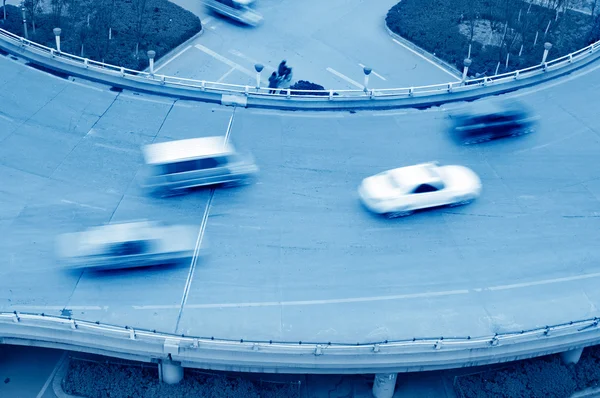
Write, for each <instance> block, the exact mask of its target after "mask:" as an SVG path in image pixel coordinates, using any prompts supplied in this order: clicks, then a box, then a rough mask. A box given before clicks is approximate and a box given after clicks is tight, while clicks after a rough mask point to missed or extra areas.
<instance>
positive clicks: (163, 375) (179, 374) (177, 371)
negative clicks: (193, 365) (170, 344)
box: [158, 360, 183, 384]
mask: <svg viewBox="0 0 600 398" xmlns="http://www.w3.org/2000/svg"><path fill="white" fill-rule="evenodd" d="M158 378H159V379H160V381H162V382H165V383H167V384H177V383H179V382H180V381H181V379H183V366H181V364H180V363H179V362H172V361H169V360H166V361H162V362H160V363H159V364H158Z"/></svg>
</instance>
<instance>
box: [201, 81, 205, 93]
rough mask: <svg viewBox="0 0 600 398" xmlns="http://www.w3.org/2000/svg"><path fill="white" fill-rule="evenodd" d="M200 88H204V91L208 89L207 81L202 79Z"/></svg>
mask: <svg viewBox="0 0 600 398" xmlns="http://www.w3.org/2000/svg"><path fill="white" fill-rule="evenodd" d="M200 88H202V91H206V81H205V80H202V82H201V83H200Z"/></svg>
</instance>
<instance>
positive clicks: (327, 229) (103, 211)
mask: <svg viewBox="0 0 600 398" xmlns="http://www.w3.org/2000/svg"><path fill="white" fill-rule="evenodd" d="M599 68H600V66H593V67H590V68H587V69H586V70H583V71H580V72H578V75H584V76H579V77H578V78H574V77H569V78H567V79H563V80H561V81H558V82H553V83H550V84H546V85H544V86H540V87H536V88H534V89H532V90H528V91H525V92H520V93H519V94H518V95H519V96H521V99H522V100H523V101H524V102H526V103H528V104H529V105H530V106H531V107H532V108H534V109H535V111H536V112H537V113H538V114H539V115H540V116H541V117H542V124H541V127H540V131H539V132H538V133H536V134H533V135H529V136H526V137H522V138H520V139H508V140H502V141H497V142H493V143H489V144H485V145H480V146H472V147H460V146H456V145H455V144H454V143H453V142H452V141H451V140H450V139H449V138H448V137H447V135H446V133H445V132H444V127H445V123H446V121H445V119H444V116H445V111H444V110H443V109H437V108H436V109H432V110H430V111H404V112H397V111H396V112H383V113H377V112H376V113H369V112H364V113H360V112H359V113H282V112H277V111H265V110H253V109H250V110H247V109H237V110H235V112H234V111H233V109H232V108H225V107H214V106H211V105H209V104H202V103H193V102H184V101H175V102H174V101H171V100H168V99H162V98H155V97H149V96H143V95H136V94H133V93H127V92H123V93H119V92H114V91H111V90H109V89H108V88H107V87H103V86H99V85H93V84H91V83H88V82H80V81H77V82H73V81H70V80H64V79H60V78H57V77H54V76H50V75H47V74H45V73H42V72H40V71H37V70H34V69H32V68H30V67H27V66H24V65H22V64H20V63H19V62H18V61H15V60H12V59H10V58H8V57H0V86H1V88H0V101H1V103H2V107H1V108H0V119H1V123H0V181H1V182H2V184H1V185H0V204H1V205H0V232H1V236H2V237H3V239H1V240H0V252H2V253H3V256H2V257H1V258H0V286H1V288H0V310H2V311H13V310H17V311H24V312H25V311H26V312H44V313H47V314H61V313H62V314H72V315H73V317H75V318H79V319H86V320H91V321H101V322H106V323H115V324H120V325H128V326H134V327H138V328H148V329H157V330H161V331H165V332H177V333H185V334H186V335H199V336H215V337H220V338H231V339H241V338H243V339H245V340H251V339H262V340H269V339H272V340H278V341H282V340H283V341H306V342H308V341H320V342H327V341H334V342H347V343H354V342H368V341H375V340H383V339H390V340H391V339H400V338H412V337H415V336H419V337H438V336H446V337H449V336H467V335H471V336H477V335H487V334H490V333H494V332H502V331H512V330H519V329H524V328H531V327H536V326H544V325H547V324H553V323H559V322H565V321H569V320H575V319H578V318H584V317H593V316H600V314H599V311H598V305H600V293H599V292H598V289H597V283H598V279H599V278H600V265H599V264H600V261H598V260H600V246H599V245H598V244H597V238H598V231H599V230H600V202H599V199H600V179H599V178H598V177H599V175H600V166H599V163H598V158H599V155H600V142H599V137H598V132H599V131H600V119H598V117H597V107H596V106H595V104H594V101H590V98H595V96H596V91H597V86H598V84H597V82H600V70H597V69H599ZM232 117H233V123H232V126H233V127H232V130H231V140H232V141H233V142H234V143H235V144H236V145H237V146H238V147H239V148H241V149H247V150H250V151H251V152H252V153H253V154H254V156H255V158H256V160H257V163H258V164H259V166H260V167H261V174H260V176H259V179H258V181H257V183H255V184H253V185H250V186H247V187H243V188H239V189H227V190H225V189H223V190H221V189H219V190H217V191H216V192H215V194H214V196H213V197H212V199H211V191H210V190H200V191H198V192H195V193H193V194H190V195H186V196H182V197H177V198H169V199H163V200H160V199H154V198H149V197H146V196H144V195H143V194H142V192H141V191H140V189H139V188H138V187H137V184H136V178H137V175H138V172H139V169H140V165H141V161H142V158H141V153H140V150H139V148H140V146H141V145H143V144H146V143H149V142H158V141H163V140H169V139H180V138H188V137H195V136H205V135H216V134H224V133H225V131H226V129H227V125H228V123H229V121H230V119H231V118H232ZM428 160H439V161H440V162H442V163H459V164H464V165H467V166H469V167H471V168H473V169H474V170H475V171H476V172H477V173H479V175H480V176H481V178H482V181H483V194H482V196H481V198H480V199H479V200H478V201H476V202H475V203H473V204H472V205H469V206H465V207H460V208H453V209H442V210H437V211H431V212H424V213H418V214H416V215H414V216H411V217H409V218H404V219H398V220H394V221H389V220H385V219H380V218H377V217H373V216H371V215H369V214H368V213H367V212H365V211H364V210H363V209H362V208H361V206H360V205H359V203H358V200H357V197H356V187H357V184H358V183H359V182H360V180H361V179H362V178H364V177H365V176H368V175H371V174H374V173H377V172H379V171H381V170H384V169H388V168H392V167H397V166H400V165H408V164H413V163H416V162H422V161H428ZM207 205H209V206H207ZM206 209H208V212H209V213H208V218H207V223H206V225H205V228H206V229H205V239H206V242H204V243H206V244H207V245H208V246H209V247H210V250H211V252H210V253H211V254H210V256H209V257H208V258H207V259H206V260H205V261H204V262H201V263H198V265H197V266H196V267H195V268H194V269H193V272H190V269H189V268H186V267H180V268H158V269H146V270H137V271H132V272H113V273H109V274H105V275H97V274H93V273H89V272H84V273H77V274H73V273H68V272H65V271H64V269H63V268H62V267H61V265H60V264H57V263H56V262H55V261H54V258H53V241H54V237H55V236H56V235H57V234H59V233H63V232H67V231H74V230H79V229H82V228H84V227H87V226H92V225H96V224H99V223H104V222H108V221H123V220H129V219H139V218H152V219H159V220H165V221H170V222H182V223H189V222H195V223H196V224H197V225H198V226H199V228H200V224H201V222H202V219H203V217H204V212H205V210H206ZM186 291H187V292H189V294H185V292H186Z"/></svg>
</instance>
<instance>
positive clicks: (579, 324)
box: [0, 312, 600, 373]
mask: <svg viewBox="0 0 600 398" xmlns="http://www.w3.org/2000/svg"><path fill="white" fill-rule="evenodd" d="M599 323H600V318H590V319H585V320H580V321H575V322H569V323H564V324H558V325H552V326H545V327H540V328H535V329H530V330H523V331H516V332H508V333H498V334H495V335H488V336H474V337H471V336H466V337H435V338H413V339H406V340H395V341H387V340H386V341H379V342H368V343H364V344H348V343H339V342H284V341H253V340H246V339H243V340H227V339H219V338H214V337H198V336H184V335H175V334H170V333H163V332H158V331H150V330H145V329H134V328H131V327H127V326H124V327H123V326H115V325H109V324H103V323H100V322H90V321H83V320H77V319H73V318H70V317H61V316H51V315H44V314H31V313H19V312H10V313H8V312H2V313H0V335H1V336H6V332H5V330H7V329H8V327H9V326H12V329H11V330H12V331H13V334H14V333H15V331H20V330H22V333H19V337H22V338H25V339H34V340H35V338H36V337H35V336H33V335H32V334H35V333H38V336H37V339H38V340H39V341H44V340H47V341H48V340H55V341H60V340H65V339H68V340H69V344H71V345H75V346H76V345H77V344H78V343H79V344H81V346H82V347H84V344H83V343H81V342H78V337H82V338H83V337H85V338H87V339H88V340H86V341H87V342H88V344H89V341H90V340H89V339H90V338H91V339H92V341H93V343H94V344H95V345H97V346H102V345H104V346H110V347H116V346H118V345H119V344H124V345H126V346H127V347H130V349H131V350H132V351H136V350H135V349H134V347H135V345H136V344H137V345H138V346H143V350H144V351H145V355H147V356H148V357H150V358H161V357H166V356H167V352H166V351H165V347H171V348H170V350H171V351H169V352H168V353H169V354H171V356H172V359H173V360H182V361H185V362H186V363H193V362H194V361H195V360H196V361H197V363H202V364H206V363H208V362H210V360H208V359H207V357H209V358H214V355H213V356H211V355H212V354H210V352H213V353H220V354H219V355H224V354H223V353H225V354H226V353H232V352H235V353H237V354H236V355H238V354H239V358H237V357H236V360H238V359H239V364H237V365H236V364H234V363H233V362H235V361H233V360H232V361H233V362H232V363H231V365H232V366H239V367H240V368H243V367H244V366H250V365H245V364H244V363H246V364H247V363H249V362H252V361H257V360H265V358H268V361H271V362H272V364H271V365H270V366H277V364H278V365H280V366H287V367H289V366H290V360H289V358H287V359H283V358H284V357H285V356H290V355H291V356H301V357H302V358H303V359H302V360H303V361H306V363H307V364H309V365H310V366H315V367H316V368H317V369H318V368H319V367H322V369H328V370H331V369H332V368H335V367H336V366H342V368H343V367H347V368H348V369H352V368H353V367H354V366H355V365H358V363H359V362H360V363H361V364H362V366H364V363H365V361H367V362H368V361H372V362H373V363H374V364H376V363H377V362H378V361H381V365H382V366H387V367H388V368H389V367H394V366H396V367H398V366H403V365H406V366H408V365H409V364H410V363H411V359H407V358H413V359H412V360H413V361H414V362H415V365H414V366H419V365H418V363H420V362H424V363H427V364H428V365H422V366H423V367H424V368H427V366H434V363H435V362H436V361H440V362H441V361H443V362H444V363H445V364H448V362H451V361H452V360H453V359H451V358H452V357H451V355H456V358H455V359H454V360H455V361H457V364H456V365H457V366H459V365H460V364H461V363H463V362H464V361H466V362H471V363H477V361H478V360H479V359H480V358H483V357H490V356H493V357H494V359H495V360H496V361H503V360H504V361H505V360H510V359H509V358H514V357H516V356H518V355H519V352H530V348H528V346H529V345H530V344H531V343H532V342H536V341H537V342H541V343H543V342H544V340H550V339H554V340H555V342H554V343H553V344H555V345H556V340H557V339H558V340H559V339H561V338H563V339H564V338H565V337H569V336H571V337H572V336H575V335H577V334H581V333H582V332H587V337H586V339H585V340H580V341H579V342H578V345H579V346H584V345H591V344H597V343H598V341H600V328H598V324H599ZM15 327H16V329H15ZM28 328H29V332H28V333H27V332H25V330H26V329H28ZM44 333H45V334H44ZM46 335H47V336H50V337H49V338H48V337H44V336H46ZM61 337H62V338H61ZM17 338H18V337H17ZM103 339H106V342H104V343H103ZM119 342H121V343H119ZM563 345H564V344H563ZM173 347H176V349H175V352H173V351H172V349H173ZM495 347H497V348H499V349H494V348H495ZM540 347H542V346H541V345H540ZM544 348H545V350H546V351H545V352H549V351H550V348H549V347H544ZM105 349H106V348H105ZM563 349H564V346H563ZM490 350H491V351H490ZM138 351H139V350H138ZM207 352H208V353H207ZM443 353H446V354H444V355H445V356H444V355H440V354H443ZM448 354H450V356H449V355H448ZM245 355H246V356H247V357H245ZM365 355H366V356H367V357H365ZM394 355H397V356H402V358H404V359H402V360H401V362H394V361H393V360H391V357H390V356H394ZM217 356H218V355H217ZM529 356H532V355H531V354H530V355H529ZM261 357H262V358H263V359H260V358H261ZM315 357H318V358H315ZM277 358H279V359H277ZM311 358H312V359H311ZM369 358H370V359H369ZM415 358H419V359H418V360H417V359H415ZM340 360H343V361H342V362H340ZM419 361H420V362H419ZM461 361H463V362H461ZM265 366H267V365H265ZM267 367H268V366H267ZM342 373H344V372H342Z"/></svg>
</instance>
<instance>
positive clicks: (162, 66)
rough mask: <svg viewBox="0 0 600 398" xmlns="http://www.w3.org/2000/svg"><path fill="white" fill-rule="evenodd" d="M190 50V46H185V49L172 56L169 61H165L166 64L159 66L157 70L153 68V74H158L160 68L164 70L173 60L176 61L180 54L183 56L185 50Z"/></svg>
mask: <svg viewBox="0 0 600 398" xmlns="http://www.w3.org/2000/svg"><path fill="white" fill-rule="evenodd" d="M190 48H192V46H191V45H190V46H187V47H186V48H184V49H183V50H181V51H179V52H178V53H177V54H175V55H173V57H171V58H170V59H168V60H167V62H165V63H164V64H162V65H161V66H159V67H158V68H154V73H156V72H158V71H159V70H161V69H162V68H164V67H165V66H167V65H169V64H170V63H171V62H172V61H174V60H175V59H177V58H178V57H179V56H180V55H181V54H183V53H184V52H186V51H187V50H189V49H190Z"/></svg>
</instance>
